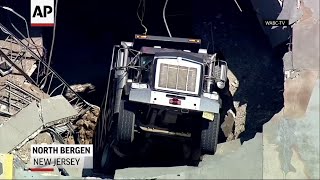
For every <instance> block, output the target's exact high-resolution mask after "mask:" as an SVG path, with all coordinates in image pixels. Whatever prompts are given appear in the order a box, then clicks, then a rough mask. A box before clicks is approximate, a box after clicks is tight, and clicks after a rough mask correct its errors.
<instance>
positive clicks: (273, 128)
mask: <svg viewBox="0 0 320 180" xmlns="http://www.w3.org/2000/svg"><path fill="white" fill-rule="evenodd" d="M312 89H313V90H312V94H311V95H310V97H309V98H308V99H310V101H309V103H308V106H307V109H306V111H305V113H304V116H303V117H299V118H287V117H285V115H284V112H283V111H284V110H282V111H281V112H279V113H278V114H276V115H275V116H274V117H273V118H272V119H271V120H270V121H269V122H268V123H266V124H265V125H264V127H263V149H264V150H263V178H264V179H287V178H288V179H291V178H294V179H319V178H320V177H319V170H320V169H319V161H320V159H319V140H320V139H319V78H318V79H317V80H316V82H315V84H314V86H313V88H312Z"/></svg>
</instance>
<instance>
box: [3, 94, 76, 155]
mask: <svg viewBox="0 0 320 180" xmlns="http://www.w3.org/2000/svg"><path fill="white" fill-rule="evenodd" d="M77 114H78V112H77V111H76V110H75V109H74V108H73V107H72V106H71V105H70V104H69V102H68V101H67V100H66V99H65V98H64V97H63V96H61V95H60V96H55V97H51V98H48V99H43V100H41V102H40V103H39V104H37V103H36V102H35V101H34V102H32V103H31V104H30V105H28V106H27V107H26V108H24V109H22V110H21V111H20V112H18V113H17V114H16V115H14V116H13V117H12V118H11V119H10V120H9V121H8V122H6V123H4V124H3V126H2V127H0V142H1V146H0V153H7V152H9V151H11V150H13V149H14V148H15V147H16V146H17V145H19V144H20V143H22V142H23V141H24V140H26V139H27V138H28V137H29V136H31V135H34V133H36V132H40V131H41V129H42V128H43V127H44V125H45V126H50V125H51V124H55V123H57V122H61V121H64V120H69V119H70V118H72V117H74V116H76V115H77Z"/></svg>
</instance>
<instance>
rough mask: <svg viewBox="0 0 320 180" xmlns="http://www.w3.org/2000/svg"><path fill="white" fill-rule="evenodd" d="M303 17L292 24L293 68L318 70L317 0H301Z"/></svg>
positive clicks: (319, 56)
mask: <svg viewBox="0 0 320 180" xmlns="http://www.w3.org/2000/svg"><path fill="white" fill-rule="evenodd" d="M300 8H301V9H302V11H303V17H302V18H301V19H300V20H299V21H298V22H297V23H295V24H294V25H293V32H292V51H293V66H294V68H295V69H305V70H319V58H320V53H319V38H320V37H319V31H320V29H319V25H320V24H319V1H318V0H302V1H301V5H300Z"/></svg>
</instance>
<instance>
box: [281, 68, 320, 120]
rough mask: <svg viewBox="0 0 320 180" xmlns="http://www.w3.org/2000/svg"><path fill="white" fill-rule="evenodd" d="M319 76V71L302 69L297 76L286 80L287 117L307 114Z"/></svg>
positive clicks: (285, 102) (285, 100)
mask: <svg viewBox="0 0 320 180" xmlns="http://www.w3.org/2000/svg"><path fill="white" fill-rule="evenodd" d="M318 76H319V72H317V71H301V72H299V74H298V75H297V77H296V78H294V79H287V80H286V81H285V84H284V89H285V91H284V104H285V105H284V107H285V108H284V117H285V118H299V117H302V116H303V115H304V114H305V112H306V109H307V106H308V102H309V99H310V96H311V93H312V90H313V88H314V86H315V83H316V80H317V79H318V78H319V77H318Z"/></svg>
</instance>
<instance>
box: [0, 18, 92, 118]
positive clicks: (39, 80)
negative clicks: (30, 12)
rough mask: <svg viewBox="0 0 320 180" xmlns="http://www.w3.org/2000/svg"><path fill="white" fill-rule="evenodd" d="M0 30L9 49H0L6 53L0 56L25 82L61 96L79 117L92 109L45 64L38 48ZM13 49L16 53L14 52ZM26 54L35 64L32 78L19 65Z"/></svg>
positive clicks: (6, 30)
mask: <svg viewBox="0 0 320 180" xmlns="http://www.w3.org/2000/svg"><path fill="white" fill-rule="evenodd" d="M0 30H2V32H4V33H5V34H7V35H8V37H7V38H6V39H5V41H6V42H7V43H9V44H10V45H9V49H4V48H3V47H0V51H2V52H6V53H0V56H1V55H2V56H5V57H4V58H5V59H6V61H8V62H9V64H11V65H12V66H14V68H16V69H17V70H18V71H19V72H20V73H21V74H22V75H23V76H24V77H25V78H26V80H27V81H29V82H30V83H32V84H34V85H36V86H37V87H38V88H39V89H41V90H42V91H43V92H44V93H46V94H48V95H49V96H55V95H63V96H64V97H65V98H66V99H67V100H68V101H69V103H70V104H71V105H72V106H73V107H74V108H75V109H76V110H77V111H78V112H79V115H82V114H83V113H84V112H86V111H87V110H89V109H90V108H92V105H91V104H90V103H88V102H86V101H85V100H84V99H83V98H82V97H80V96H79V95H78V94H77V93H76V92H75V91H74V90H73V89H72V88H71V87H70V85H69V84H68V83H67V82H66V81H64V80H63V79H62V78H61V77H60V76H59V75H58V73H57V72H55V71H54V70H53V69H52V68H51V67H50V66H49V65H48V64H47V62H46V61H45V58H43V57H41V56H42V55H41V53H40V52H39V46H37V45H35V44H32V43H30V42H29V43H28V44H26V43H24V42H23V41H22V40H20V39H19V38H18V37H16V36H15V35H14V34H13V33H12V32H10V31H9V30H8V29H7V28H6V27H5V26H4V25H2V24H1V23H0ZM13 46H15V47H16V46H18V47H19V48H14V47H13ZM41 48H42V47H41ZM13 49H15V50H17V51H14V50H13ZM33 49H36V51H37V52H38V54H36V53H35V51H34V50H33ZM42 50H43V48H42ZM26 54H28V55H29V54H30V56H31V58H32V59H34V60H35V62H36V66H37V69H36V72H34V73H33V75H32V76H29V75H28V74H27V72H26V70H25V69H24V68H23V67H22V64H21V60H22V59H23V58H28V57H27V56H26ZM19 63H20V64H19ZM66 92H68V94H69V95H71V98H70V96H69V97H67V96H66Z"/></svg>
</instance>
